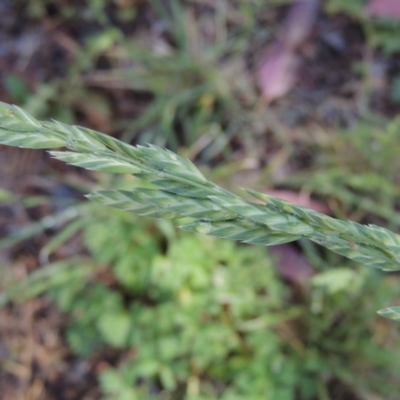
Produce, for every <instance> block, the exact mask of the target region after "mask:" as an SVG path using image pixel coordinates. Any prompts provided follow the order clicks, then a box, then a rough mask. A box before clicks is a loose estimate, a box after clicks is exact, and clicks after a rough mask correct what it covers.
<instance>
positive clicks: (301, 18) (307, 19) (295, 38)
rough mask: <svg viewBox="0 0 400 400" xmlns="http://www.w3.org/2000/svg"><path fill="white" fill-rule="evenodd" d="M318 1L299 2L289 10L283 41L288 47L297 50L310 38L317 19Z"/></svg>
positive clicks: (306, 0)
mask: <svg viewBox="0 0 400 400" xmlns="http://www.w3.org/2000/svg"><path fill="white" fill-rule="evenodd" d="M318 8H319V1H318V0H298V1H295V2H294V3H293V5H292V6H291V7H290V9H289V14H288V15H287V17H286V19H285V22H284V31H283V34H282V40H283V42H284V43H285V45H286V46H289V47H291V48H297V47H298V46H300V45H302V44H303V42H304V41H305V40H306V39H307V38H308V36H309V35H310V33H311V30H312V28H313V26H314V23H315V20H316V18H317V14H318Z"/></svg>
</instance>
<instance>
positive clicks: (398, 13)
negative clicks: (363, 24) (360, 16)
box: [365, 0, 400, 19]
mask: <svg viewBox="0 0 400 400" xmlns="http://www.w3.org/2000/svg"><path fill="white" fill-rule="evenodd" d="M365 11H366V13H367V14H368V15H371V16H376V17H387V18H393V19H400V0H371V1H370V2H369V4H368V5H367V7H366V8H365Z"/></svg>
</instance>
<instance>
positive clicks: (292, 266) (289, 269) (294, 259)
mask: <svg viewBox="0 0 400 400" xmlns="http://www.w3.org/2000/svg"><path fill="white" fill-rule="evenodd" d="M269 252H270V254H271V255H272V256H273V257H275V258H276V263H275V266H276V268H277V270H278V272H279V274H280V275H281V276H282V277H283V278H285V279H287V280H288V281H290V282H293V283H303V282H305V281H307V280H308V278H310V276H311V275H312V274H313V268H312V267H311V265H310V264H309V263H308V262H307V261H306V259H305V258H304V257H303V256H302V255H301V253H300V251H299V250H297V249H296V247H295V246H293V245H292V244H289V243H288V244H280V245H277V246H271V247H270V248H269Z"/></svg>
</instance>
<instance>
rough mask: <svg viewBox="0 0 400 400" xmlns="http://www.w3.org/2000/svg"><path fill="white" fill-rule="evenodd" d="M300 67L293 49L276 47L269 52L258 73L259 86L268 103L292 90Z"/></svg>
mask: <svg viewBox="0 0 400 400" xmlns="http://www.w3.org/2000/svg"><path fill="white" fill-rule="evenodd" d="M298 65H299V60H298V57H297V55H296V54H295V52H294V51H293V49H290V48H287V47H285V46H283V45H275V46H274V47H273V48H272V49H271V50H270V51H269V52H268V54H267V55H266V57H265V58H264V60H263V62H262V63H261V66H260V68H259V71H258V84H259V86H260V89H261V93H262V96H263V98H264V99H265V100H266V101H267V102H268V103H270V102H272V101H273V100H275V99H278V98H280V97H282V96H284V95H285V94H287V93H288V92H289V91H290V89H292V87H293V85H294V83H295V81H296V71H297V67H298Z"/></svg>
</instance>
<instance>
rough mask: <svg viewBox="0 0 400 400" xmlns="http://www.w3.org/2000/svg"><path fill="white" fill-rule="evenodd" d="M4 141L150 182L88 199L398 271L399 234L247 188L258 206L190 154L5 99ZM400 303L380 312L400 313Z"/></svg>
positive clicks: (0, 130) (0, 113)
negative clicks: (36, 114)
mask: <svg viewBox="0 0 400 400" xmlns="http://www.w3.org/2000/svg"><path fill="white" fill-rule="evenodd" d="M0 143H2V144H5V145H9V146H18V147H25V148H31V149H61V151H60V150H58V151H51V154H52V156H53V157H55V158H57V159H59V160H62V161H64V162H66V163H69V164H73V165H76V166H79V167H82V168H86V169H90V170H97V171H103V172H111V173H124V174H132V175H135V176H136V177H138V178H140V179H141V180H143V181H146V182H147V183H150V184H151V185H152V188H150V189H149V188H135V189H133V190H132V191H126V190H101V191H96V192H94V193H90V194H89V195H88V196H87V197H88V198H89V199H90V200H94V201H97V202H100V203H102V204H105V205H109V206H112V207H117V208H121V209H123V210H127V211H131V212H134V213H136V214H139V215H143V216H149V217H156V218H168V219H177V220H178V222H179V220H182V221H183V222H181V228H183V229H185V230H187V231H193V232H199V233H203V234H208V235H212V236H216V237H222V238H228V239H232V240H238V241H242V242H245V243H252V244H259V245H265V246H271V245H276V244H281V243H287V242H291V241H294V240H297V239H299V238H307V239H309V240H311V241H313V242H315V243H318V244H320V245H322V246H325V247H326V248H328V249H330V250H332V251H334V252H336V253H339V254H341V255H343V256H345V257H348V258H350V259H353V260H355V261H357V262H360V263H363V264H365V265H368V266H370V267H373V268H378V269H381V270H384V271H395V270H399V269H400V236H399V235H396V234H394V233H393V232H391V231H389V230H387V229H384V228H380V227H378V226H375V225H361V224H358V223H354V222H349V221H341V220H337V219H334V218H331V217H329V216H326V215H324V214H320V213H318V212H316V211H313V210H309V209H306V208H303V207H299V206H296V205H294V204H291V203H289V202H286V201H283V200H280V199H277V198H274V197H271V196H266V195H265V194H262V193H258V192H255V191H253V190H248V189H247V190H245V191H246V192H247V193H248V194H249V195H251V196H253V197H256V198H258V199H259V200H261V202H262V203H263V204H255V203H253V202H250V201H248V200H245V199H244V198H242V197H239V196H237V195H235V194H233V193H231V192H229V191H227V190H225V189H223V188H221V187H219V186H217V185H216V184H214V183H213V182H210V181H209V180H207V179H206V178H205V177H204V176H203V174H202V173H201V172H200V171H199V170H198V169H197V168H196V167H195V166H194V164H193V163H191V162H190V161H189V160H187V159H185V158H182V157H180V156H178V155H177V154H175V153H173V152H171V151H168V150H165V149H162V148H159V147H156V146H152V145H149V146H147V147H143V146H137V147H133V146H130V145H128V144H126V143H123V142H121V141H119V140H117V139H115V138H112V137H110V136H107V135H105V134H102V133H99V132H96V131H93V130H91V129H87V128H82V127H76V126H69V125H66V124H62V123H60V122H56V121H54V122H40V121H37V120H35V119H34V118H33V117H32V116H30V115H28V114H27V113H26V112H24V111H23V110H22V109H20V108H18V107H16V106H10V105H8V104H5V103H0ZM399 310H400V307H399V308H398V307H391V308H389V309H385V310H381V311H380V314H381V315H384V316H387V317H389V318H392V319H400V311H399Z"/></svg>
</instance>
